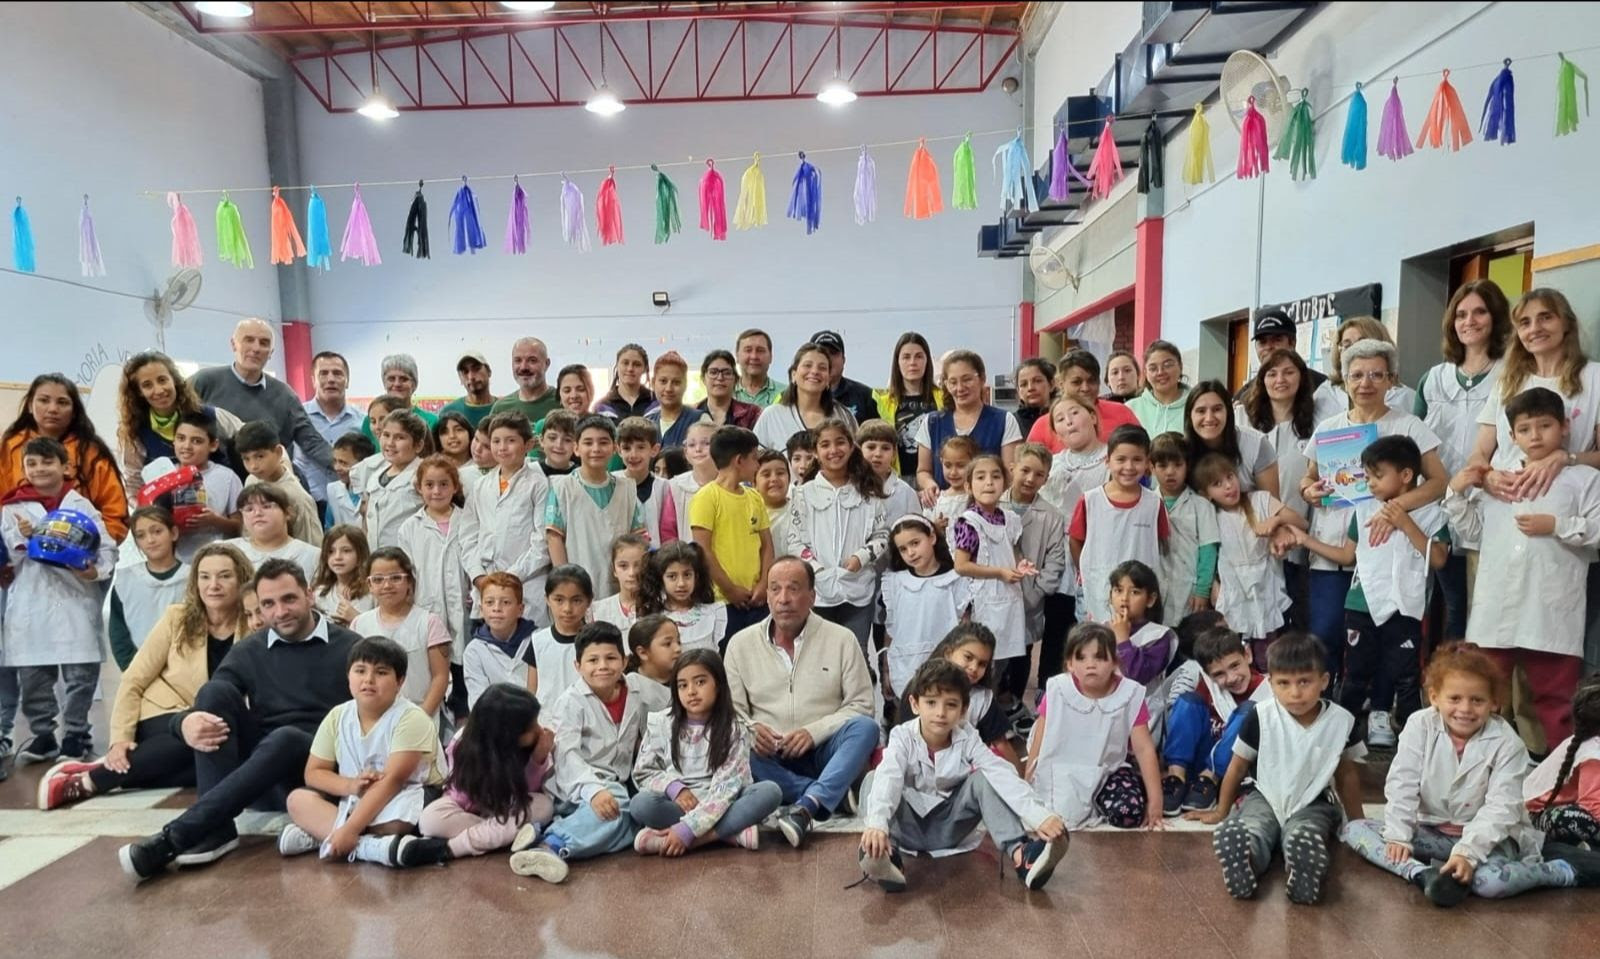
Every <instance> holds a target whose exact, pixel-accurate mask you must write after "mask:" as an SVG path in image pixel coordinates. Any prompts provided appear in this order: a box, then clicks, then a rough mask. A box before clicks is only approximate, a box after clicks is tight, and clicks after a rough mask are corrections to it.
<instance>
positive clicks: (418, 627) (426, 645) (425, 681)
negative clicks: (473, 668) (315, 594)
mask: <svg viewBox="0 0 1600 959" xmlns="http://www.w3.org/2000/svg"><path fill="white" fill-rule="evenodd" d="M367 582H368V583H370V584H371V585H372V596H373V599H374V600H376V602H377V606H376V608H374V609H371V610H368V611H367V612H365V613H362V614H361V615H360V616H357V617H356V618H355V621H354V622H352V623H351V624H350V628H351V629H352V630H354V631H355V632H357V633H359V634H361V635H362V636H383V637H386V638H388V639H392V640H394V641H395V642H396V643H398V644H399V646H400V648H401V649H404V650H405V651H406V660H407V666H406V680H405V683H404V685H402V686H401V687H400V695H402V696H404V697H405V698H406V699H409V700H411V701H412V702H414V703H416V704H417V705H418V706H421V707H422V709H423V712H426V713H427V714H428V715H429V716H430V717H437V716H438V715H439V704H440V703H442V702H444V694H445V691H446V690H447V689H448V688H449V686H450V648H451V644H450V631H449V630H448V629H446V628H445V625H444V621H443V620H441V619H440V618H439V617H437V616H435V615H434V614H433V613H430V612H429V611H428V610H427V609H425V608H424V607H422V606H418V605H417V604H416V601H415V597H416V591H417V571H416V567H414V566H412V565H411V558H410V557H409V556H407V555H406V553H405V550H403V549H400V548H399V547H398V546H385V547H383V548H382V549H378V550H374V551H373V553H372V559H371V560H370V561H369V562H368V563H367Z"/></svg>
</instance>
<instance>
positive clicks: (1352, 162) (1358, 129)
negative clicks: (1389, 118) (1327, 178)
mask: <svg viewBox="0 0 1600 959" xmlns="http://www.w3.org/2000/svg"><path fill="white" fill-rule="evenodd" d="M1339 162H1340V163H1343V164H1344V165H1345V166H1347V167H1352V168H1354V169H1357V170H1365V169H1366V168H1367V98H1366V96H1365V95H1363V94H1362V92H1361V82H1360V81H1357V82H1356V92H1355V93H1352V94H1351V95H1350V109H1349V110H1347V111H1346V112H1345V115H1344V145H1343V146H1341V147H1340V148H1339Z"/></svg>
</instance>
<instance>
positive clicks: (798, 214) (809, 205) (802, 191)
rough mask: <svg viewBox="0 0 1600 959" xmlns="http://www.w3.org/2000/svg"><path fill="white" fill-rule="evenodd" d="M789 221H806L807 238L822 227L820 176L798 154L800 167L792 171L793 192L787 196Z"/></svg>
mask: <svg viewBox="0 0 1600 959" xmlns="http://www.w3.org/2000/svg"><path fill="white" fill-rule="evenodd" d="M788 215H789V219H791V220H804V221H806V234H807V235H808V236H809V235H810V234H812V233H815V232H816V231H817V228H818V227H820V226H822V174H821V173H819V172H817V168H816V167H815V166H813V165H811V164H810V163H808V162H806V155H805V153H803V152H802V153H801V154H800V167H799V168H798V169H797V170H795V171H794V191H793V192H792V193H790V195H789V214H788Z"/></svg>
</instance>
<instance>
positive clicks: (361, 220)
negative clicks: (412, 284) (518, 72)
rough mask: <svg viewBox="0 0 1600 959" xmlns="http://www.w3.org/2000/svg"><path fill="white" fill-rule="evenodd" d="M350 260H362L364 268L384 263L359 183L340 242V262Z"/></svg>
mask: <svg viewBox="0 0 1600 959" xmlns="http://www.w3.org/2000/svg"><path fill="white" fill-rule="evenodd" d="M408 252H409V251H408ZM350 259H355V260H360V261H361V265H362V266H377V265H379V264H381V263H382V262H383V257H381V256H379V255H378V238H377V237H376V236H374V235H373V233H372V218H371V217H369V216H368V215H367V205H366V204H365V203H363V202H361V184H359V183H357V184H356V191H355V197H354V198H352V199H351V201H350V219H349V220H347V221H346V222H345V225H344V238H343V239H342V240H340V241H339V260H340V262H343V261H345V260H350Z"/></svg>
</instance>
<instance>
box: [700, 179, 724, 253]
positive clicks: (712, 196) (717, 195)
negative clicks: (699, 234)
mask: <svg viewBox="0 0 1600 959" xmlns="http://www.w3.org/2000/svg"><path fill="white" fill-rule="evenodd" d="M700 229H702V230H705V231H706V232H707V233H710V234H711V239H713V240H726V239H727V238H728V191H727V185H726V184H724V183H723V182H722V174H720V173H718V172H717V161H715V160H712V159H707V160H706V172H705V173H704V175H702V176H701V177H700Z"/></svg>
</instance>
